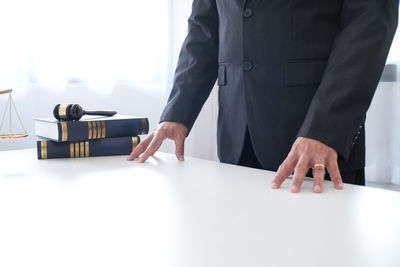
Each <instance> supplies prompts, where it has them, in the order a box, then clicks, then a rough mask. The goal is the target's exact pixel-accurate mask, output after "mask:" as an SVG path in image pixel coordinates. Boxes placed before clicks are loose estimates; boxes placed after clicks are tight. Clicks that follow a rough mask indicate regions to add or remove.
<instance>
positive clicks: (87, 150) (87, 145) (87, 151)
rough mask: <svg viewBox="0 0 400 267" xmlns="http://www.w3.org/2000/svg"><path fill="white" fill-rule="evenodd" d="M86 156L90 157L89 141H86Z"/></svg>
mask: <svg viewBox="0 0 400 267" xmlns="http://www.w3.org/2000/svg"><path fill="white" fill-rule="evenodd" d="M85 157H89V142H88V141H86V142H85Z"/></svg>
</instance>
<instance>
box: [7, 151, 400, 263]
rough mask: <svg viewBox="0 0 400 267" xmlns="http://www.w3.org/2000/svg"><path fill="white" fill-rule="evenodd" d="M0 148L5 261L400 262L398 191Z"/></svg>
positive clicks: (171, 162) (219, 167) (165, 161)
mask: <svg viewBox="0 0 400 267" xmlns="http://www.w3.org/2000/svg"><path fill="white" fill-rule="evenodd" d="M35 153H36V151H35V150H20V151H9V152H0V165H1V171H0V266H3V267H8V266H74V267H77V266H85V267H86V266H138V267H139V266H140V267H143V266H146V267H147V266H157V267H200V266H201V267H225V266H226V267H236V266H237V267H239V266H240V267H243V266H251V267H258V266H260V267H261V266H263V267H265V266H273V267H277V266H288V267H289V266H290V267H292V266H307V267H311V266H324V267H326V266H335V267H338V266H351V267H357V266H360V267H366V266H385V267H387V266H400V213H399V210H400V193H398V192H391V191H386V190H380V189H373V188H363V187H357V186H350V185H348V186H346V188H345V190H344V191H336V190H334V189H333V188H332V185H331V184H326V185H325V188H326V189H325V193H324V194H314V193H312V191H311V186H312V183H311V182H310V181H307V182H306V183H305V187H304V188H303V189H302V191H301V192H300V193H299V194H290V193H288V182H285V183H286V184H285V186H284V188H283V189H280V190H272V189H269V183H270V181H271V180H272V178H273V174H274V173H272V172H267V171H262V170H256V169H250V168H243V167H238V166H233V165H227V164H221V163H217V162H211V161H205V160H199V159H193V158H186V161H185V162H183V163H182V162H178V161H177V160H176V158H175V156H173V155H169V154H164V153H158V154H156V157H154V158H151V159H150V160H149V161H148V162H147V163H144V164H139V163H137V162H127V161H125V157H105V158H86V159H57V160H42V161H38V160H36V154H35Z"/></svg>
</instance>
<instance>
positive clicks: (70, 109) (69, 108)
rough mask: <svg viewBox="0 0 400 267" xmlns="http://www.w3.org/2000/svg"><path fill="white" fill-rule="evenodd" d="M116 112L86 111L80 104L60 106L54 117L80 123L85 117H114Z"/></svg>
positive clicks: (55, 109) (54, 112) (57, 106)
mask: <svg viewBox="0 0 400 267" xmlns="http://www.w3.org/2000/svg"><path fill="white" fill-rule="evenodd" d="M115 114H117V112H116V111H85V110H83V109H82V107H81V106H80V105H78V104H58V105H56V106H55V107H54V110H53V115H54V117H55V118H56V119H57V120H59V121H79V120H80V119H81V118H82V116H83V115H99V116H108V117H111V116H114V115H115Z"/></svg>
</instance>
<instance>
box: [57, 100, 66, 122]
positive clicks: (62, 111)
mask: <svg viewBox="0 0 400 267" xmlns="http://www.w3.org/2000/svg"><path fill="white" fill-rule="evenodd" d="M67 107H68V104H62V105H60V108H59V109H58V116H60V118H61V119H63V120H66V119H67Z"/></svg>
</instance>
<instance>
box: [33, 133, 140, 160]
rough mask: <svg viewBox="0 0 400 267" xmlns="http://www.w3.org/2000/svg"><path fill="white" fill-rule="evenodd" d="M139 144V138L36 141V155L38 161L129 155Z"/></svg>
mask: <svg viewBox="0 0 400 267" xmlns="http://www.w3.org/2000/svg"><path fill="white" fill-rule="evenodd" d="M139 143H140V137H139V136H134V137H115V138H107V139H98V140H90V141H77V142H55V141H50V140H38V141H37V155H38V159H54V158H86V157H100V156H118V155H129V154H130V153H131V152H132V150H133V149H134V148H135V147H136V146H137V145H138V144H139Z"/></svg>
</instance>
